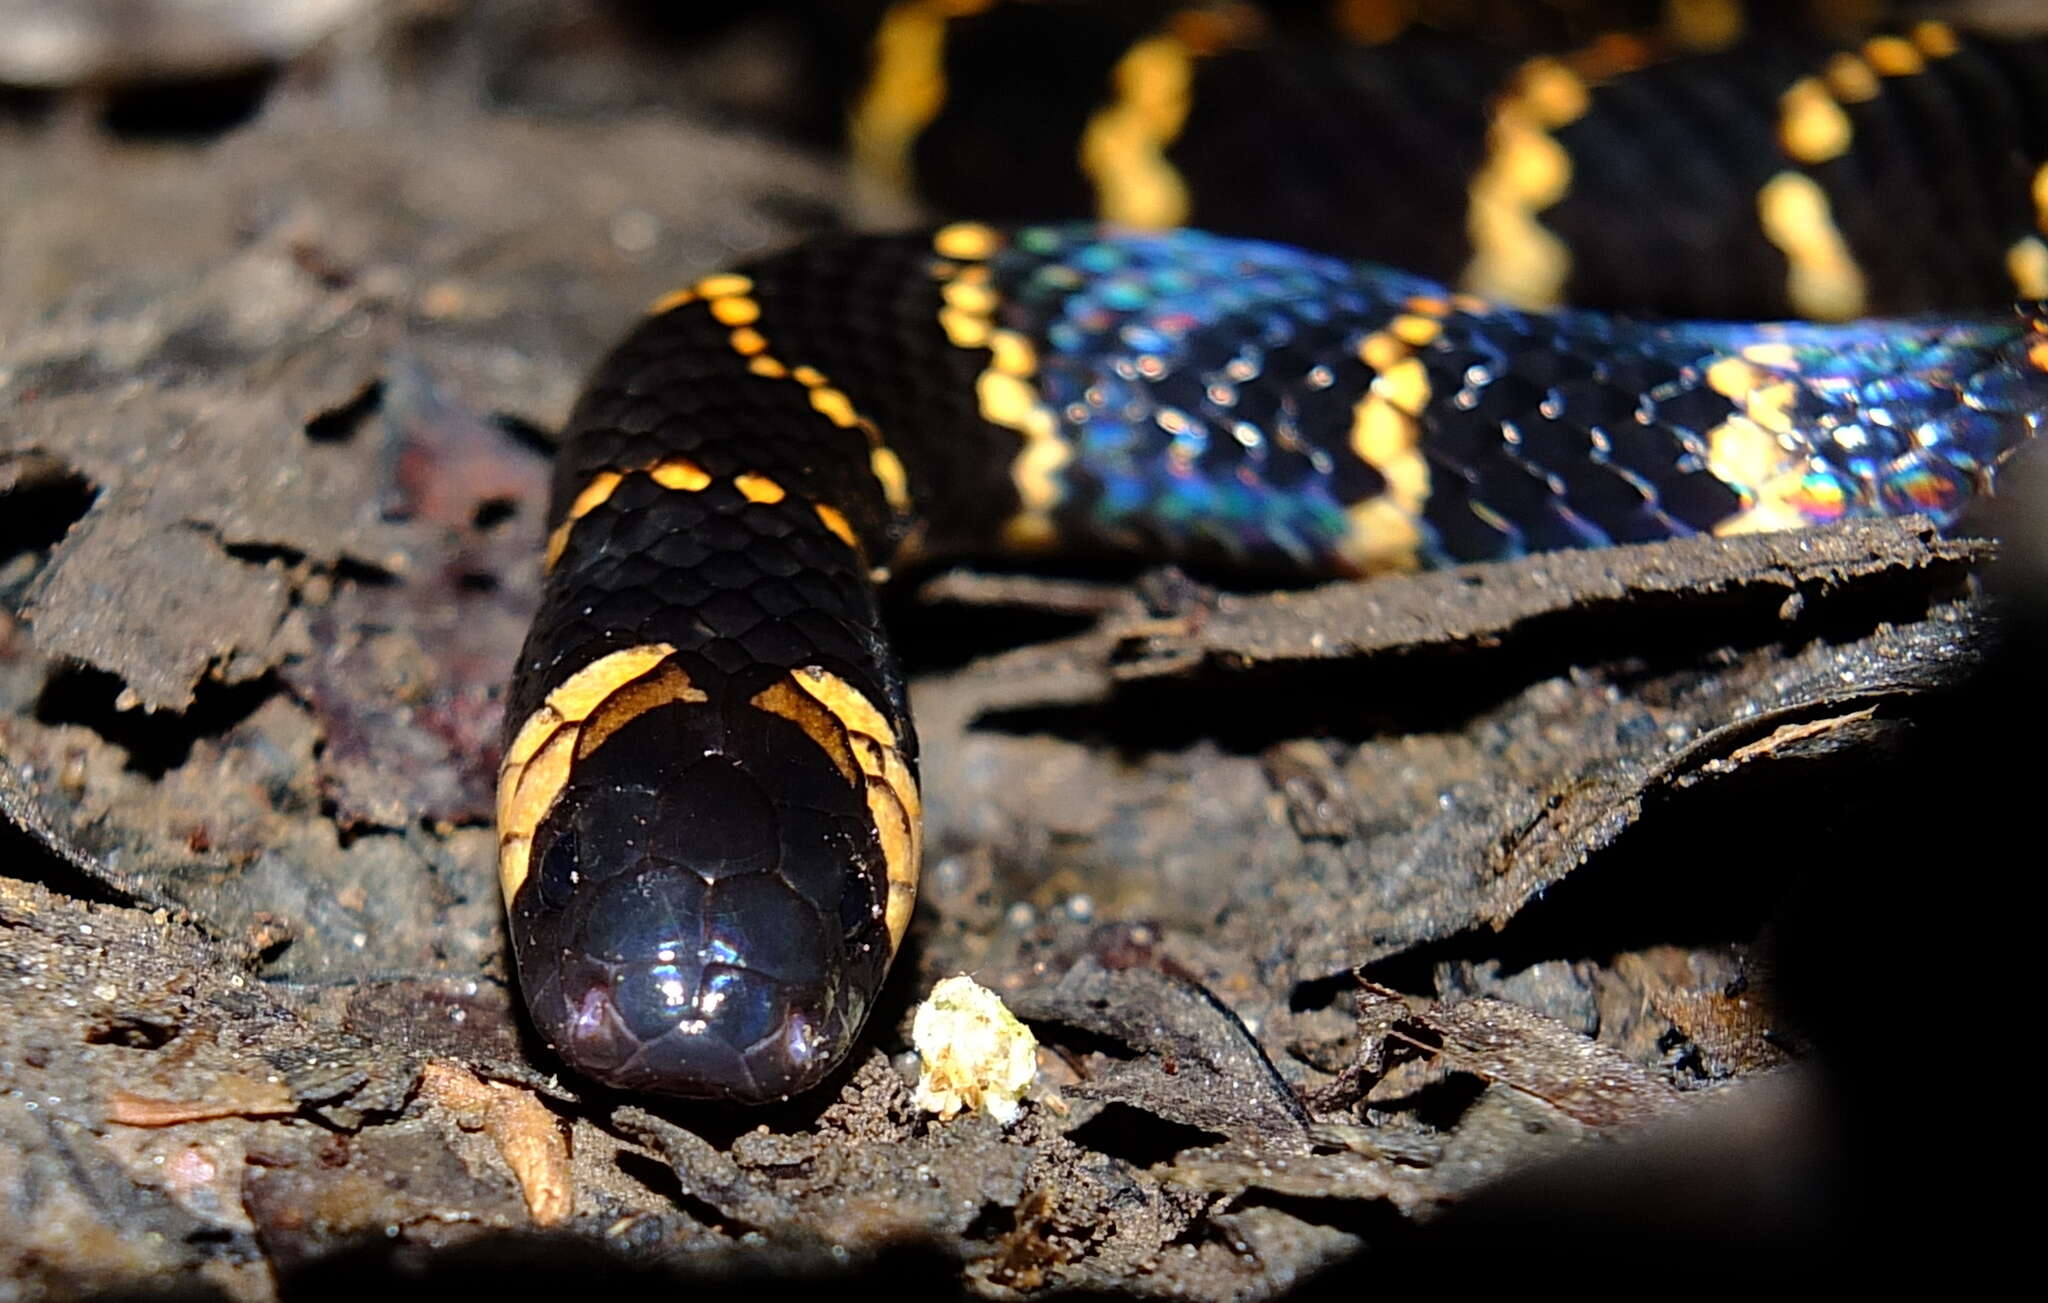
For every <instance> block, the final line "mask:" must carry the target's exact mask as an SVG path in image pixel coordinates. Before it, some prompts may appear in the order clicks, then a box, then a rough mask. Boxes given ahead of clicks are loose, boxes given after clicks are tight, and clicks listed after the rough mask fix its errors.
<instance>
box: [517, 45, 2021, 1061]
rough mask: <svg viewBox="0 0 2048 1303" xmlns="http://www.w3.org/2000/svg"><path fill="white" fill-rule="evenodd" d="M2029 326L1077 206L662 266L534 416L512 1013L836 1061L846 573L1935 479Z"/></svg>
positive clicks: (1971, 448) (874, 737)
mask: <svg viewBox="0 0 2048 1303" xmlns="http://www.w3.org/2000/svg"><path fill="white" fill-rule="evenodd" d="M1923 38H1924V33H1923ZM1925 39H1931V38H1925ZM2038 107H2039V106H2038V105H2034V106H2031V107H2030V108H2029V112H2033V111H2034V110H2035V109H2037V108H2038ZM2044 332H2048V318H2044V316H2043V313H2042V311H2041V310H2040V308H2039V307H2038V306H2024V307H2022V308H2020V309H2018V310H2007V311H2004V312H1998V313H1984V314H1980V315H1975V316H1969V317H1957V318H1919V319H1912V320H1891V321H1860V322H1854V323H1849V324H1844V325H1833V326H1829V325H1796V324H1779V325H1748V324H1724V323H1683V322H1679V323H1670V322H1658V321H1652V320H1632V319H1629V318H1625V317H1616V316H1608V315H1601V314H1596V313H1589V312H1580V311H1557V312H1549V313H1544V312H1532V311H1527V310H1524V309H1521V308H1516V307H1509V306H1503V305H1501V304H1500V303H1498V302H1495V301H1493V300H1489V299H1485V298H1479V297H1474V296H1471V295H1469V294H1466V293H1462V292H1458V291H1454V290H1451V289H1447V288H1445V287H1443V286H1442V285H1440V284H1438V283H1436V282H1434V281H1431V280H1428V279H1425V278H1423V277H1420V276H1416V275H1412V274H1409V273H1407V272H1399V271H1391V270H1386V269H1384V268H1379V267H1374V266H1369V265H1363V264H1359V263H1355V262H1352V261H1349V260H1346V259H1343V258H1338V257H1332V256H1329V255H1326V254H1320V253H1309V252H1305V251H1303V250H1300V249H1297V248H1293V247H1289V246H1285V245H1278V244H1268V243H1260V242H1255V241H1249V240H1242V239H1233V238H1229V237H1224V236H1217V235H1211V234H1204V233H1201V232H1196V231H1189V230H1174V231H1167V232H1163V233H1147V232H1142V231H1136V230H1130V229H1123V228H1102V227H1097V226H1094V225H1086V224H1081V225H1035V226H1021V227H996V226H989V225H983V224H979V223H973V222H958V223H953V224H951V225H947V226H943V227H940V228H938V229H937V230H935V231H929V232H926V233H923V234H918V235H907V236H845V237H836V238H831V239H826V240H821V241H818V242H814V243H812V244H809V245H806V246H804V247H801V248H799V249H796V250H793V251H791V252H788V253H785V254H782V255H779V256H776V257H773V258H769V259H766V260H764V261H761V262H757V263H755V264H753V265H751V266H747V267H743V268H741V269H740V270H739V271H737V272H732V273H724V274H720V275H715V276H711V277H707V278H705V279H703V280H701V281H699V282H697V283H696V284H694V285H692V286H690V287H688V288H686V289H683V290H679V291H676V292H675V293H673V294H670V295H668V296H666V297H665V298H664V299H663V300H661V301H660V302H659V303H657V304H656V306H655V309H654V311H653V312H652V313H651V314H650V316H649V318H648V319H647V320H646V321H645V322H643V323H642V324H641V325H640V326H639V327H638V328H637V329H636V330H634V331H633V333H632V334H630V335H629V336H628V337H627V338H626V340H625V341H624V342H623V343H621V344H620V345H619V346H618V348H617V349H616V350H615V351H614V352H613V353H612V354H611V355H610V356H609V357H608V358H606V359H605V360H604V361H603V362H602V363H601V364H600V365H599V367H598V368H597V370H596V371H595V373H594V374H593V376H592V378H591V381H590V383H589V387H588V389H587V391H586V392H585V394H584V396H583V398H582V399H581V401H580V402H579V404H578V405H577V408H576V410H575V412H574V414H573V415H572V417H571V420H570V425H569V428H568V430H567V431H566V432H565V437H564V442H563V451H562V456H561V460H560V463H559V466H558V470H557V476H556V482H555V493H554V506H553V516H552V524H553V531H554V532H553V535H552V539H551V543H550V547H549V552H548V557H547V564H548V567H549V572H548V582H547V585H546V589H545V595H544V599H543V604H542V607H541V610H540V612H539V613H538V615H537V616H536V619H535V623H534V626H533V631H532V633H531V634H530V636H529V638H528V640H527V644H526V647H525V648H524V650H523V651H522V653H521V656H520V660H519V664H518V668H517V671H516V673H515V676H514V680H513V684H512V688H511V692H510V697H509V700H508V702H507V715H506V719H507V723H506V730H505V743H506V745H505V756H504V761H503V767H502V770H501V779H500V789H499V811H498V814H499V833H500V847H501V851H500V870H501V876H502V880H503V885H504V888H505V894H506V900H507V905H508V908H509V910H510V914H511V923H512V935H513V940H514V944H515V947H516V951H517V956H518V961H519V967H520V973H521V980H522V984H523V987H524V991H525V996H526V1000H527V1004H528V1007H529V1009H530V1011H531V1013H532V1015H533V1018H534V1021H535V1023H536V1025H537V1026H538V1027H539V1029H540V1030H541V1032H542V1033H543V1034H544V1035H545V1036H546V1038H547V1039H548V1040H549V1042H550V1043H551V1044H552V1045H553V1046H554V1047H555V1048H556V1049H557V1050H558V1051H559V1052H560V1053H561V1054H562V1055H563V1057H564V1058H565V1059H566V1060H567V1061H568V1062H569V1063H570V1064H571V1066H573V1067H575V1068H577V1069H578V1070H580V1071H582V1072H583V1073H585V1074H587V1075H590V1076H592V1077H595V1078H598V1079H600V1080H603V1081H605V1082H607V1083H609V1084H612V1085H615V1086H619V1087H623V1088H629V1089H643V1090H650V1091H660V1092H667V1093H673V1094H681V1095H693V1096H706V1097H714V1098H723V1099H730V1100H738V1101H760V1100H766V1099H773V1098H777V1097H784V1096H787V1095H789V1094H792V1093H794V1092H797V1091H801V1090H803V1089H805V1088H806V1087H808V1086H810V1085H812V1084H815V1083H816V1082H817V1081H818V1080H819V1079H820V1078H821V1077H822V1076H823V1075H825V1074H826V1073H827V1072H829V1071H830V1070H831V1069H832V1067H833V1066H834V1065H835V1064H837V1063H838V1062H840V1061H841V1060H842V1059H843V1058H844V1056H845V1054H846V1053H847V1051H848V1050H849V1048H850V1047H851V1045H852V1043H853V1041H854V1039H855V1037H856V1035H857V1034H858V1032H859V1030H860V1028H861V1026H862V1023H863V1022H864V1020H865V1019H866V1017H867V1014H868V1012H869V1009H870V1006H871V1004H872V1000H873V997H874V993H875V991H876V989H877V987H878V986H879V984H880V982H881V980H882V977H883V974H884V972H885V970H886V968H887V966H888V964H889V961H890V959H891V958H892V957H893V955H894V953H895V951H896V949H897V948H898V946H899V945H900V944H901V941H902V939H903V935H904V931H905V928H906V927H907V926H908V923H909V919H910V914H911V908H912V903H913V901H914V895H915V889H916V880H917V872H918V860H919V854H920V845H919V840H920V835H921V833H920V800H919V791H918V777H917V758H916V742H915V736H914V733H913V730H912V726H911V721H910V718H909V715H908V712H907V710H906V707H905V702H904V693H903V684H902V676H901V673H900V671H899V669H898V668H897V665H896V662H895V659H894V657H893V655H892V653H891V652H890V650H889V647H888V643H887V641H886V638H885V636H884V632H883V630H882V628H881V625H880V620H879V616H878V612H877V604H876V596H875V591H874V588H873V586H872V580H871V575H873V574H874V573H875V572H876V571H878V570H883V569H886V568H887V567H889V566H891V565H895V564H899V563H901V562H902V561H903V560H905V559H907V558H910V557H913V556H917V557H944V556H958V555H968V554H985V553H988V552H992V551H998V550H1007V551H1024V552H1038V553H1043V552H1046V551H1050V550H1054V549H1072V548H1085V549H1094V550H1102V549H1110V550H1119V551H1125V552H1135V553H1138V554H1141V555H1145V556H1152V557H1162V558H1181V559H1194V560H1198V561H1202V562H1204V563H1208V564H1212V565H1213V564H1230V565H1239V566H1247V567H1251V568H1254V569H1257V570H1260V571H1264V572H1268V573H1273V572H1278V573H1284V574H1291V575H1295V576H1313V575H1322V574H1339V573H1363V572H1368V571H1373V570H1383V569H1394V568H1406V567H1415V566H1429V565H1442V564H1451V563H1459V562H1467V561H1478V560H1492V559H1502V558H1508V557H1513V556H1516V555H1520V554H1523V553H1525V552H1529V551H1533V550H1540V549H1549V548H1561V547H1588V546H1601V545H1607V544H1614V543H1626V542H1634V541H1640V540H1648V539H1658V538H1669V537H1674V536H1680V535H1686V534H1694V533H1719V534H1726V533H1734V532H1741V531H1747V530H1761V529H1781V528H1793V527H1798V526H1801V525H1805V524H1809V523H1815V522H1819V521H1825V520H1831V519H1837V518H1840V517H1844V516H1851V515H1878V514H1898V513H1905V512H1914V511H1917V512H1924V513H1928V514H1931V515H1933V516H1935V517H1936V518H1937V519H1939V520H1941V521H1943V522H1949V521H1952V520H1954V519H1955V517H1956V515H1957V514H1958V513H1959V512H1960V511H1961V510H1962V508H1963V506H1964V505H1965V504H1966V503H1968V502H1969V501H1970V500H1971V499H1973V498H1974V497H1976V496H1978V495H1981V494H1982V493H1984V492H1987V491H1989V490H1990V489H1991V487H1992V485H1993V482H1994V479H1995V477H1996V474H1997V471H1998V468H1999V466H2000V465H2001V463H2002V462H2003V461H2004V460H2005V459H2006V458H2007V457H2008V456H2009V455H2010V454H2011V453H2012V452H2013V450H2014V449H2016V448H2018V447H2019V446H2020V445H2021V444H2023V443H2025V442H2026V441H2027V440H2028V439H2029V438H2030V437H2031V436H2032V435H2033V434H2034V433H2035V431H2036V430H2037V428H2038V427H2039V425H2040V424H2041V422H2042V420H2043V419H2044V413H2048V333H2044Z"/></svg>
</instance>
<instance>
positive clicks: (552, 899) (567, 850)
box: [540, 827, 581, 909]
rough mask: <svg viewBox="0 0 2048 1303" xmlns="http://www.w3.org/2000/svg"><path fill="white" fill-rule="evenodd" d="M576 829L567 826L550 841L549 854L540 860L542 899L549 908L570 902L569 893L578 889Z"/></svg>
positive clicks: (578, 861) (559, 906)
mask: <svg viewBox="0 0 2048 1303" xmlns="http://www.w3.org/2000/svg"><path fill="white" fill-rule="evenodd" d="M576 841H577V838H576V830H575V829H574V828H573V827H572V828H565V829H563V830H562V832H561V833H560V834H558V835H557V836H556V837H555V839H554V841H552V842H551V843H549V845H548V849H547V854H545V855H543V856H542V857H541V861H540V899H541V903H542V904H543V905H545V906H547V907H548V908H549V909H561V908H563V907H564V906H566V905H568V903H569V893H571V892H572V891H574V890H575V889H576V882H577V878H578V876H579V875H578V873H577V866H578V864H579V863H580V862H581V861H580V860H579V859H578V857H577V848H576Z"/></svg>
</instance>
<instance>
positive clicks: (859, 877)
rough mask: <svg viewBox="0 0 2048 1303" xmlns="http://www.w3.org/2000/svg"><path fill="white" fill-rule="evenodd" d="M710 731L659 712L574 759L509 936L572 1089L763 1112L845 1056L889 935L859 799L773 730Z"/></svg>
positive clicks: (545, 821) (706, 718)
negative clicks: (578, 1079)
mask: <svg viewBox="0 0 2048 1303" xmlns="http://www.w3.org/2000/svg"><path fill="white" fill-rule="evenodd" d="M725 713H726V712H723V711H720V710H718V709H717V708H716V707H715V706H709V705H706V704H705V703H703V702H698V701H694V700H692V701H672V702H668V703H665V704H662V705H659V706H656V707H654V708H650V709H647V710H645V711H642V712H640V713H639V714H638V715H637V716H636V717H635V718H633V719H631V720H629V721H627V722H625V723H623V724H621V725H620V726H618V727H616V728H613V729H610V730H608V731H607V732H606V734H605V736H604V737H603V739H602V742H601V744H599V745H596V746H595V747H594V748H591V749H589V750H587V751H583V753H582V754H579V755H577V756H576V757H575V759H574V763H573V764H572V765H570V766H568V768H567V771H566V780H565V781H564V783H563V785H562V786H561V788H560V789H559V792H558V793H557V794H555V795H554V797H553V799H552V800H551V801H550V802H549V805H548V809H547V812H546V814H545V816H544V817H543V818H542V819H541V820H540V821H539V823H538V824H537V825H536V826H535V828H534V831H533V834H532V836H531V840H530V844H529V845H528V846H527V847H525V848H524V855H525V860H524V874H523V880H522V881H521V882H520V883H519V884H518V886H517V888H516V890H514V891H513V892H512V894H511V897H510V899H511V915H512V929H511V930H512V934H513V938H514V944H515V948H516V951H517V958H518V962H519V970H520V977H521V986H522V989H523V991H524V994H525V997H526V1003H527V1009H528V1011H529V1013H530V1014H531V1016H532V1019H533V1022H534V1025H535V1026H536V1028H537V1029H538V1030H539V1031H540V1033H541V1035H542V1036H543V1037H545V1038H546V1040H547V1041H548V1043H549V1044H550V1045H551V1046H552V1047H553V1048H554V1050H555V1051H556V1052H557V1053H558V1054H559V1055H560V1056H561V1057H562V1059H563V1060H564V1061H565V1062H566V1063H567V1064H568V1065H569V1066H570V1067H572V1068H573V1069H575V1070H576V1071H577V1072H578V1073H580V1074H582V1075H584V1076H586V1077H590V1078H592V1079H595V1080H597V1081H599V1082H602V1083H604V1084H605V1085H608V1086H612V1087H616V1088H619V1089H622V1090H634V1091H648V1092H656V1093H664V1094H670V1095H679V1096H685V1097H695V1098H706V1099H718V1100H725V1101H729V1102H735V1103H762V1102H767V1101H771V1100H775V1099H781V1098H786V1097H788V1096H791V1095H794V1094H796V1093H798V1092H801V1091H803V1090H805V1089H807V1088H809V1087H811V1086H813V1085H816V1084H817V1083H818V1081H819V1080H820V1079H822V1078H823V1077H825V1076H826V1075H827V1074H828V1073H830V1072H831V1071H832V1069H833V1068H834V1067H836V1066H837V1065H838V1064H839V1063H840V1062H841V1061H842V1060H843V1059H844V1058H845V1057H846V1055H847V1053H848V1051H849V1050H850V1049H851V1048H852V1045H853V1042H854V1039H855V1037H856V1036H857V1035H858V1034H859V1032H860V1029H861V1025H862V1023H863V1022H865V1020H866V1018H867V1015H868V1012H869V1009H870V1008H871V1007H872V1004H873V1001H874V996H875V992H876V990H877V989H878V988H879V986H880V985H881V982H882V978H883V976H884V975H885V973H886V970H887V967H888V963H889V959H890V957H891V953H892V951H893V949H894V944H893V943H894V940H895V937H894V936H893V935H892V933H891V931H890V929H889V928H888V926H887V925H886V921H885V912H886V902H887V898H888V892H889V882H888V876H887V869H886V865H885V858H886V857H885V854H884V849H883V847H882V845H881V843H880V839H879V838H878V836H877V834H876V833H875V831H874V827H873V815H872V812H871V810H870V808H869V804H868V801H867V799H866V794H865V791H864V785H863V784H862V783H861V782H849V781H848V780H847V779H846V777H845V776H844V775H843V774H841V773H840V772H839V771H838V770H837V769H835V768H834V767H833V766H831V765H830V764H828V763H825V762H824V758H823V757H821V756H820V755H819V753H818V751H817V749H816V748H815V747H814V746H812V745H810V744H809V743H808V741H806V740H804V739H802V738H796V739H792V738H789V737H787V736H783V735H782V731H781V730H778V729H777V728H775V727H774V725H776V724H778V723H780V722H782V721H780V720H778V719H776V718H775V717H762V718H753V717H751V716H752V715H754V714H755V713H754V712H747V714H746V715H743V716H742V717H741V719H740V721H739V722H740V723H741V724H742V725H743V727H737V728H732V727H726V726H725V723H724V721H723V717H724V715H725ZM589 732H590V730H589V729H588V728H586V729H585V730H584V733H585V736H586V737H587V736H588V734H589ZM577 749H578V750H579V751H582V750H583V749H582V747H581V746H580V745H579V747H578V748H577ZM858 777H859V775H858V774H857V775H856V778H858ZM514 781H517V779H516V776H515V777H514ZM508 881H509V879H508Z"/></svg>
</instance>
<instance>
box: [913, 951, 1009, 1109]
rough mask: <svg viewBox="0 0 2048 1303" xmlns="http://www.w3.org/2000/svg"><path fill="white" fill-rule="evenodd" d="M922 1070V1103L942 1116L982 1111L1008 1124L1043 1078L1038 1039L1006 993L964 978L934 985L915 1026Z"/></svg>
mask: <svg viewBox="0 0 2048 1303" xmlns="http://www.w3.org/2000/svg"><path fill="white" fill-rule="evenodd" d="M910 1040H911V1044H912V1045H914V1046H915V1047H916V1049H917V1054H918V1058H919V1059H920V1060H921V1061H922V1067H921V1068H920V1070H919V1072H918V1078H917V1096H916V1098H917V1106H918V1107H919V1108H921V1109H924V1110H925V1111H926V1112H928V1113H936V1114H938V1116H939V1117H940V1118H941V1119H942V1120H943V1119H950V1118H953V1117H955V1116H957V1115H959V1114H961V1113H963V1112H965V1111H967V1110H968V1109H980V1110H981V1111H982V1112H984V1113H987V1114H988V1115H989V1116H990V1117H992V1118H994V1119H995V1120H996V1121H998V1122H1000V1123H1002V1124H1003V1125H1005V1126H1008V1125H1009V1124H1010V1123H1011V1122H1014V1121H1015V1120H1016V1119H1017V1115H1018V1113H1019V1111H1020V1104H1021V1103H1022V1101H1023V1099H1024V1092H1025V1091H1026V1090H1028V1089H1030V1086H1031V1082H1032V1080H1033V1079H1034V1078H1036V1077H1037V1075H1038V1039H1037V1037H1035V1036H1033V1035H1032V1034H1031V1029H1030V1028H1029V1027H1026V1026H1025V1025H1024V1024H1023V1023H1021V1022H1019V1021H1017V1016H1016V1015H1015V1014H1013V1013H1011V1012H1010V1011H1009V1009H1008V1008H1007V1007H1005V1006H1004V1004H1003V1001H1002V998H1001V997H1000V996H998V995H997V994H996V993H995V992H994V991H991V990H989V989H988V988H987V987H984V986H982V985H981V984H980V983H978V982H976V981H975V980H974V979H973V978H971V977H967V976H965V975H962V976H958V977H949V978H947V979H945V980H944V981H942V982H940V983H939V984H938V985H937V986H934V987H933V988H932V993H931V996H930V998H929V999H927V1000H926V1001H925V1002H924V1003H923V1004H921V1005H919V1006H918V1007H917V1015H916V1017H915V1018H914V1019H913V1020H912V1021H911V1025H910Z"/></svg>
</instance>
